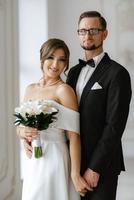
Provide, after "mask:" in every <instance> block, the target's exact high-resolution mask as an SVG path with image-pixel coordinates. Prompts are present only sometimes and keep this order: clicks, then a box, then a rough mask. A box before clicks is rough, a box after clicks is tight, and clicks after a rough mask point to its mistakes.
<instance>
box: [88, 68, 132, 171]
mask: <svg viewBox="0 0 134 200" xmlns="http://www.w3.org/2000/svg"><path fill="white" fill-rule="evenodd" d="M130 99H131V84H130V77H129V74H128V72H127V71H126V70H125V69H124V68H122V69H121V70H120V71H119V72H118V74H117V76H116V77H115V78H114V79H113V80H112V82H111V85H110V87H109V90H108V96H107V102H106V103H107V108H106V121H105V124H106V125H105V127H104V130H103V133H102V137H101V139H100V140H99V142H98V144H97V146H96V147H95V150H94V153H93V155H92V157H91V160H90V163H89V168H91V169H92V170H93V171H95V172H98V173H100V174H101V173H102V172H103V170H104V168H105V167H106V166H107V165H108V164H109V163H110V161H111V159H112V156H116V155H115V152H116V149H117V148H118V147H119V146H120V143H121V137H122V134H123V131H124V129H125V126H126V122H127V118H128V113H129V104H130Z"/></svg>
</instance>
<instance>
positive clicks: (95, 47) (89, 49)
mask: <svg viewBox="0 0 134 200" xmlns="http://www.w3.org/2000/svg"><path fill="white" fill-rule="evenodd" d="M102 45H103V43H102V42H101V43H100V44H99V45H98V46H95V44H93V45H92V46H90V47H86V46H82V45H81V47H82V48H83V49H84V50H86V51H92V50H95V49H98V48H99V47H102Z"/></svg>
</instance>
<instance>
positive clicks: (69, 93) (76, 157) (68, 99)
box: [57, 84, 90, 196]
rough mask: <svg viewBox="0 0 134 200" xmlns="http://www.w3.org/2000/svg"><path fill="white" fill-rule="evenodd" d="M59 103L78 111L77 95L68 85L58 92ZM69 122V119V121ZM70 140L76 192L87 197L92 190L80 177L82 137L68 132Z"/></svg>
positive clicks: (61, 87) (72, 176)
mask: <svg viewBox="0 0 134 200" xmlns="http://www.w3.org/2000/svg"><path fill="white" fill-rule="evenodd" d="M57 96H58V100H59V102H60V103H61V104H62V105H64V106H65V107H67V108H70V109H72V110H74V111H77V110H78V104H77V99H76V95H75V93H74V91H73V89H72V88H71V87H70V86H68V85H67V84H63V85H61V86H60V87H59V89H58V90H57ZM68 120H69V119H68ZM67 134H68V139H69V153H70V158H71V178H72V181H73V183H74V186H75V189H76V191H78V192H79V193H80V194H81V195H82V196H84V195H85V193H86V191H87V190H90V188H89V186H88V184H87V183H86V181H85V180H84V179H83V177H81V175H80V159H81V153H80V152H81V149H80V148H81V145H80V136H79V134H78V133H75V132H71V131H68V132H67Z"/></svg>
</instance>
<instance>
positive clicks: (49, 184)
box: [22, 100, 80, 200]
mask: <svg viewBox="0 0 134 200" xmlns="http://www.w3.org/2000/svg"><path fill="white" fill-rule="evenodd" d="M47 101H49V102H51V103H52V105H53V106H55V107H56V108H58V110H59V112H58V114H57V120H56V122H54V123H53V124H51V126H50V128H48V129H47V130H45V131H41V144H42V149H43V156H42V157H41V158H38V159H37V158H34V156H32V158H31V159H28V161H27V167H26V171H25V172H24V181H23V190H22V200H80V196H79V194H78V193H77V192H76V191H75V188H74V185H73V183H72V180H71V177H70V157H69V150H68V146H67V136H66V133H65V131H64V130H70V131H74V132H76V133H79V114H78V113H77V112H75V111H73V110H71V109H68V108H66V107H64V106H62V105H60V104H59V103H57V102H56V101H53V100H47Z"/></svg>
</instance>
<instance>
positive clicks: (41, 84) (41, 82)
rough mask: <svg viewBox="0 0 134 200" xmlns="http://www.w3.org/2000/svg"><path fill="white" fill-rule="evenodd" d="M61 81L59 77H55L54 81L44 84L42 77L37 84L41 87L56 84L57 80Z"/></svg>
mask: <svg viewBox="0 0 134 200" xmlns="http://www.w3.org/2000/svg"><path fill="white" fill-rule="evenodd" d="M60 81H61V79H60V78H59V79H57V80H56V81H54V82H51V83H47V84H45V83H44V82H45V81H44V79H43V78H42V79H41V80H40V82H39V85H40V86H41V87H49V86H53V85H56V84H57V83H58V82H60Z"/></svg>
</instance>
